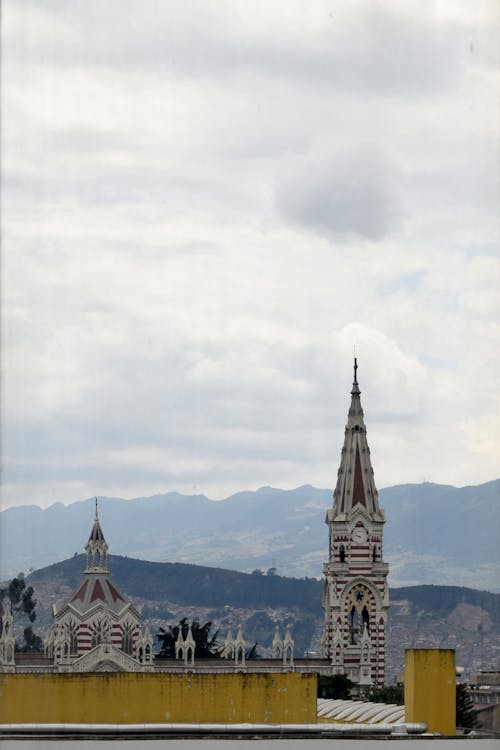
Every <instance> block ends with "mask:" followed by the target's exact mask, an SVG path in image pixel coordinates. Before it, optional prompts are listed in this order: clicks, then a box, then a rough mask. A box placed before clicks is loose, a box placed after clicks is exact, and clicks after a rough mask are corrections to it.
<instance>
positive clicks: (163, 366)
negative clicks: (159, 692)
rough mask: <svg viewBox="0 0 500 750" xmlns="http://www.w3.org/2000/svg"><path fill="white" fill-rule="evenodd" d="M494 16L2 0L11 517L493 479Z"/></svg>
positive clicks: (479, 9) (330, 7)
mask: <svg viewBox="0 0 500 750" xmlns="http://www.w3.org/2000/svg"><path fill="white" fill-rule="evenodd" d="M498 8H499V6H498V5H497V3H496V2H495V1H494V0H492V2H481V1H480V0H479V1H478V0H475V1H474V2H470V0H462V2H460V1H459V0H453V1H450V0H442V1H441V0H428V1H426V0H414V1H412V0H405V2H401V0H392V1H390V0H387V1H385V0H379V1H376V0H372V1H371V2H370V1H368V0H366V1H364V0H335V2H331V1H330V2H326V0H307V1H306V0H300V1H297V0H295V1H294V0H286V1H285V0H265V1H261V0H251V2H249V1H248V0H246V1H245V2H238V1H237V0H226V1H224V0H199V2H197V1H196V0H179V1H178V2H177V0H163V1H160V0H141V2H137V0H133V1H131V0H106V2H103V1H102V0H36V1H33V2H30V1H29V0H22V1H21V2H19V0H3V3H2V40H1V41H2V55H3V58H2V93H1V96H2V110H3V118H2V161H3V182H2V202H3V205H2V230H3V253H2V297H3V300H2V324H3V335H2V357H3V364H2V375H3V388H2V406H3V410H2V411H3V416H2V432H3V443H2V452H3V498H2V503H3V507H7V506H10V505H17V504H25V503H37V504H40V505H44V506H47V505H49V504H51V503H52V502H55V501H62V502H64V503H70V502H73V501H76V500H80V499H83V498H85V497H89V496H90V495H94V494H98V495H118V496H122V497H127V498H131V497H136V496H145V495H150V494H154V493H158V492H165V491H168V490H178V491H181V492H188V493H192V492H197V493H204V494H206V495H208V496H210V497H213V498H214V499H219V498H222V497H225V496H227V495H229V494H230V493H232V492H234V491H237V490H241V489H255V488H257V487H259V486H262V485H267V484H270V485H273V486H277V487H283V488H291V487H295V486H298V485H301V484H306V483H310V484H313V485H315V486H318V487H333V486H334V484H335V479H336V473H337V468H338V464H339V458H340V449H341V446H342V441H343V432H344V426H345V422H346V416H347V409H348V405H349V391H350V388H351V383H352V358H353V349H354V346H355V347H356V353H357V356H358V361H359V373H358V374H359V381H360V386H361V390H362V402H363V406H364V411H365V420H366V424H367V428H368V440H369V444H370V447H371V452H372V461H373V466H374V470H375V479H376V483H377V485H378V487H379V488H381V487H384V486H387V485H393V484H398V483H406V482H421V481H423V480H428V481H434V482H442V483H448V484H454V485H457V486H458V485H464V484H477V483H480V482H484V481H488V480H490V479H493V478H496V477H497V476H498V474H499V471H498V465H499V463H498V460H499V454H498V445H499V442H500V441H499V387H498V386H499V382H498V379H499V378H498V373H499V371H500V362H499V359H500V357H499V352H500V346H499V343H500V339H499V326H498V322H499V312H500V310H499V308H500V305H499V296H498V289H499V286H498V285H499V280H500V279H499V276H500V274H499V260H500V259H499V257H498V246H499V245H498V242H499V211H498V206H499V205H500V202H499V200H500V196H499V147H498V146H499V140H498V138H499V132H500V128H499V117H498V86H499V48H498V21H499V14H498Z"/></svg>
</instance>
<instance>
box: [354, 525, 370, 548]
mask: <svg viewBox="0 0 500 750" xmlns="http://www.w3.org/2000/svg"><path fill="white" fill-rule="evenodd" d="M366 539H367V536H366V531H365V529H363V528H361V527H358V528H357V529H354V531H353V532H352V541H353V542H357V543H358V544H363V542H366Z"/></svg>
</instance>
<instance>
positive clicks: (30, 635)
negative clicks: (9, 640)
mask: <svg viewBox="0 0 500 750" xmlns="http://www.w3.org/2000/svg"><path fill="white" fill-rule="evenodd" d="M23 635H24V644H22V645H19V644H18V642H17V641H16V646H15V650H16V651H21V652H23V653H32V652H39V651H43V641H42V639H41V638H40V636H39V635H36V633H34V632H33V628H32V627H31V625H29V626H28V627H27V628H24V632H23Z"/></svg>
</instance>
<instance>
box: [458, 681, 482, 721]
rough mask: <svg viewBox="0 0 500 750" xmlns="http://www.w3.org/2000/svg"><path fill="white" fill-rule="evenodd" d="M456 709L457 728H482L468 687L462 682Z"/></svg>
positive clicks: (459, 685) (459, 686)
mask: <svg viewBox="0 0 500 750" xmlns="http://www.w3.org/2000/svg"><path fill="white" fill-rule="evenodd" d="M456 707H457V713H456V722H457V727H461V728H462V729H477V728H478V727H480V726H481V724H480V722H479V719H478V714H477V711H476V709H475V708H474V704H473V702H472V698H471V696H470V693H469V691H468V689H467V685H464V684H463V683H462V682H460V683H459V684H458V685H457V702H456Z"/></svg>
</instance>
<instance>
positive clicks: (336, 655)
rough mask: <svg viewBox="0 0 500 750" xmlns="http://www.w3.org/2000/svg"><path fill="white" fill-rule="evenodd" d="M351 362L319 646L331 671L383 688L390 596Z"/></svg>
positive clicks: (382, 517) (329, 516)
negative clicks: (351, 382)
mask: <svg viewBox="0 0 500 750" xmlns="http://www.w3.org/2000/svg"><path fill="white" fill-rule="evenodd" d="M360 395H361V394H360V390H359V386H358V381H357V362H356V360H354V382H353V387H352V390H351V406H350V409H349V414H348V421H347V425H346V428H345V439H344V445H343V448H342V455H341V461H340V467H339V470H338V476H337V484H336V487H335V491H334V493H333V507H332V508H330V509H329V510H328V511H327V515H326V523H327V524H328V527H329V559H328V562H327V563H325V565H324V574H325V582H324V594H323V608H324V611H325V626H324V635H323V645H324V650H325V654H326V656H327V657H328V658H329V659H331V660H332V664H333V666H334V671H335V672H336V673H340V674H346V675H347V676H348V677H349V678H350V679H351V680H352V681H353V682H355V683H357V684H359V685H361V686H363V685H365V686H368V685H376V686H381V685H383V684H384V675H385V633H386V623H387V610H388V607H389V594H388V586H387V574H388V566H387V564H386V563H384V562H383V526H384V523H385V515H384V512H383V510H381V508H380V507H379V504H378V492H377V489H376V487H375V481H374V476H373V469H372V466H371V460H370V449H369V447H368V443H367V439H366V427H365V424H364V417H363V409H362V407H361V400H360Z"/></svg>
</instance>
